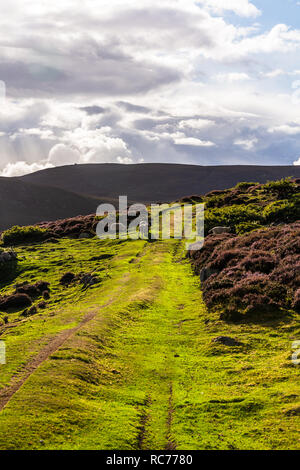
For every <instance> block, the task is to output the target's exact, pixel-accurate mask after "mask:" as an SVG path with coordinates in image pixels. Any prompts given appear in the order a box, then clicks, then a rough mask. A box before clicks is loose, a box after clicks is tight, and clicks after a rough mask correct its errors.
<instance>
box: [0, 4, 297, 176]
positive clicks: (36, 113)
mask: <svg viewBox="0 0 300 470" xmlns="http://www.w3.org/2000/svg"><path fill="white" fill-rule="evenodd" d="M0 18H1V19H0V81H1V82H0V176H18V175H22V174H26V173H30V172H33V171H37V170H41V169H44V168H51V167H54V166H59V165H69V164H74V163H77V164H78V163H108V162H112V163H123V164H130V163H142V162H144V163H148V162H156V163H161V162H164V163H185V164H197V165H234V164H238V165H244V164H253V165H255V164H257V165H297V164H298V165H300V2H299V1H296V0H253V1H251V0H60V1H59V2H49V1H42V0H38V1H37V0H10V1H9V2H1V4H0Z"/></svg>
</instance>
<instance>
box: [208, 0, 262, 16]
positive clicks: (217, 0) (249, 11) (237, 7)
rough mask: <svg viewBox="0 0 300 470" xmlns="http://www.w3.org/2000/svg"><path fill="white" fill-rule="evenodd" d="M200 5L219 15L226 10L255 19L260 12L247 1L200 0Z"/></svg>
mask: <svg viewBox="0 0 300 470" xmlns="http://www.w3.org/2000/svg"><path fill="white" fill-rule="evenodd" d="M200 3H203V4H205V5H207V6H209V7H211V8H212V9H213V11H215V12H217V13H219V14H221V13H223V12H224V11H226V10H229V11H233V12H234V13H236V14H237V15H239V16H245V17H257V16H259V15H260V14H261V12H260V10H258V8H256V6H255V5H254V4H253V3H252V2H249V1H248V0H202V1H201V0H200Z"/></svg>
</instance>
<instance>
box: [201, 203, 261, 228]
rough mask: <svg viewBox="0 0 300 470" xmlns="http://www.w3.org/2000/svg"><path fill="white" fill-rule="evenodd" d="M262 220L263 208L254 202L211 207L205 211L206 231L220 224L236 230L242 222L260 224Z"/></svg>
mask: <svg viewBox="0 0 300 470" xmlns="http://www.w3.org/2000/svg"><path fill="white" fill-rule="evenodd" d="M262 221H263V219H262V214H261V210H260V208H259V207H257V206H255V205H254V204H249V205H244V204H242V205H233V206H225V207H222V208H218V209H217V208H215V209H209V210H206V213H205V232H206V233H207V232H209V230H211V229H212V228H213V227H215V226H218V225H225V226H228V227H231V228H232V229H234V230H235V229H236V226H238V225H239V224H241V223H249V222H255V223H257V224H259V223H260V222H262Z"/></svg>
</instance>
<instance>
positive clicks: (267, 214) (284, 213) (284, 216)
mask: <svg viewBox="0 0 300 470" xmlns="http://www.w3.org/2000/svg"><path fill="white" fill-rule="evenodd" d="M263 217H264V221H265V223H266V224H270V223H272V222H275V223H283V222H287V223H290V222H295V221H296V220H299V219H300V198H299V197H296V198H292V199H290V200H287V199H286V200H282V201H275V202H272V203H271V204H269V205H268V206H266V207H265V208H264V210H263Z"/></svg>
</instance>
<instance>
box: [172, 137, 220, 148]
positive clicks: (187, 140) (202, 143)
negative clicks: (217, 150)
mask: <svg viewBox="0 0 300 470" xmlns="http://www.w3.org/2000/svg"><path fill="white" fill-rule="evenodd" d="M174 143H175V144H176V145H191V146H194V147H214V146H215V144H214V143H213V142H210V141H207V140H200V139H195V138H194V137H175V138H174Z"/></svg>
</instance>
